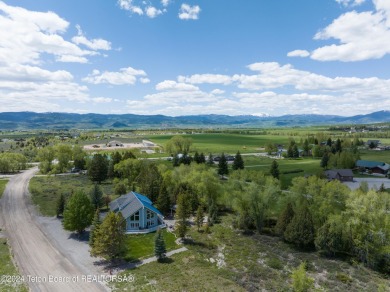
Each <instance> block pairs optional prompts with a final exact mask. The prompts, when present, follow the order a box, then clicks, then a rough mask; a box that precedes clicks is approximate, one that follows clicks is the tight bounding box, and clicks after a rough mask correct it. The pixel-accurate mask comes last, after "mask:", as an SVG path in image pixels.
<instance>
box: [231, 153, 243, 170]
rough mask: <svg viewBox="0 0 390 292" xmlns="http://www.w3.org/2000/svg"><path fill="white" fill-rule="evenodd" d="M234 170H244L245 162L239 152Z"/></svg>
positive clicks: (234, 163)
mask: <svg viewBox="0 0 390 292" xmlns="http://www.w3.org/2000/svg"><path fill="white" fill-rule="evenodd" d="M232 168H233V169H234V170H237V169H244V160H243V159H242V156H241V154H240V151H237V154H236V156H235V157H234V162H233V166H232Z"/></svg>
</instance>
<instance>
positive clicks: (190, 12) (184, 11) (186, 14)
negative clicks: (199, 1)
mask: <svg viewBox="0 0 390 292" xmlns="http://www.w3.org/2000/svg"><path fill="white" fill-rule="evenodd" d="M199 13H200V7H199V6H198V5H194V6H190V5H188V4H186V3H184V4H182V5H181V7H180V11H179V18H180V19H183V20H196V19H198V18H199Z"/></svg>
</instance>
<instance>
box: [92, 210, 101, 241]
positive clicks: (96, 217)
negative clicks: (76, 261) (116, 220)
mask: <svg viewBox="0 0 390 292" xmlns="http://www.w3.org/2000/svg"><path fill="white" fill-rule="evenodd" d="M100 224H102V222H101V221H100V211H99V209H96V211H95V215H94V216H93V220H92V226H91V230H90V232H89V246H90V247H91V248H92V247H93V245H94V242H95V237H96V234H97V232H98V230H99V226H100Z"/></svg>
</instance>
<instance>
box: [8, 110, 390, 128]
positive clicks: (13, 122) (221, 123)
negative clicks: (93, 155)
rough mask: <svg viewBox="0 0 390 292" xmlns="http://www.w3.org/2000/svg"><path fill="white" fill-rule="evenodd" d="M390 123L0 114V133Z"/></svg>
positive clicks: (371, 119)
mask: <svg viewBox="0 0 390 292" xmlns="http://www.w3.org/2000/svg"><path fill="white" fill-rule="evenodd" d="M386 122H390V111H385V110H383V111H378V112H374V113H371V114H367V115H356V116H351V117H343V116H336V115H284V116H279V117H272V116H264V117H259V116H251V115H241V116H228V115H193V116H178V117H170V116H164V115H134V114H122V115H114V114H92V113H91V114H74V113H35V112H3V113H0V130H29V129H122V128H128V129H146V128H148V129H161V128H217V127H229V128H249V127H260V128H261V127H296V126H315V125H337V124H338V125H341V124H343V125H355V124H372V123H386Z"/></svg>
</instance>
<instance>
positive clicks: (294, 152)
mask: <svg viewBox="0 0 390 292" xmlns="http://www.w3.org/2000/svg"><path fill="white" fill-rule="evenodd" d="M292 155H293V156H292V157H293V158H299V150H298V146H297V144H294V145H293V147H292Z"/></svg>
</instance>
